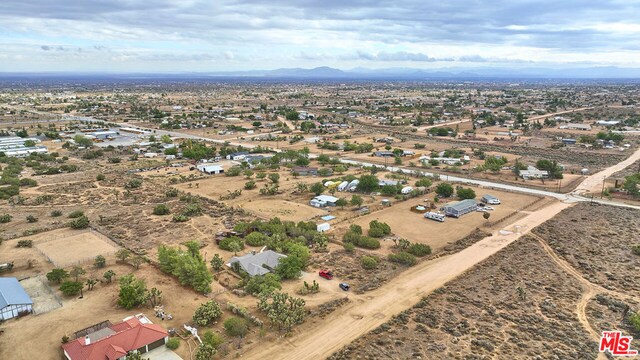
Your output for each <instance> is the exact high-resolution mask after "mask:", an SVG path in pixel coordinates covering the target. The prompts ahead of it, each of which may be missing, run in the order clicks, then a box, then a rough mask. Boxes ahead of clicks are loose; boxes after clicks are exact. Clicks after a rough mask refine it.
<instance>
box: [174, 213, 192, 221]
mask: <svg viewBox="0 0 640 360" xmlns="http://www.w3.org/2000/svg"><path fill="white" fill-rule="evenodd" d="M187 220H189V217H188V216H186V215H182V214H174V215H173V221H175V222H185V221H187Z"/></svg>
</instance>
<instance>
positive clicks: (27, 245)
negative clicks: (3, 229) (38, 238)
mask: <svg viewBox="0 0 640 360" xmlns="http://www.w3.org/2000/svg"><path fill="white" fill-rule="evenodd" d="M16 247H19V248H30V247H33V240H18V244H17V245H16Z"/></svg>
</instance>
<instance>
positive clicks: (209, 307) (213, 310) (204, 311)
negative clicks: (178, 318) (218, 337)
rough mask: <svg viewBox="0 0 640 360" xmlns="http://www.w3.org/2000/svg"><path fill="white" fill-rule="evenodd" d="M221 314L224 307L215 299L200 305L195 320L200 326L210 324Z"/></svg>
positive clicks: (194, 316)
mask: <svg viewBox="0 0 640 360" xmlns="http://www.w3.org/2000/svg"><path fill="white" fill-rule="evenodd" d="M221 315H222V309H220V304H218V303H217V302H216V301H215V300H210V301H207V302H206V303H204V304H202V305H200V306H198V308H197V309H196V311H195V313H194V314H193V322H194V323H195V324H196V325H198V326H208V325H211V324H212V323H213V322H214V321H216V320H217V319H218V318H219V317H220V316H221Z"/></svg>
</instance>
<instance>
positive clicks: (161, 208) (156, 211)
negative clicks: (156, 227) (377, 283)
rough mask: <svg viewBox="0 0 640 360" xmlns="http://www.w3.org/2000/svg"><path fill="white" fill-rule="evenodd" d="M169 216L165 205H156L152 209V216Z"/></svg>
mask: <svg viewBox="0 0 640 360" xmlns="http://www.w3.org/2000/svg"><path fill="white" fill-rule="evenodd" d="M167 214H169V207H168V206H167V205H165V204H158V205H156V206H155V207H154V208H153V215H167Z"/></svg>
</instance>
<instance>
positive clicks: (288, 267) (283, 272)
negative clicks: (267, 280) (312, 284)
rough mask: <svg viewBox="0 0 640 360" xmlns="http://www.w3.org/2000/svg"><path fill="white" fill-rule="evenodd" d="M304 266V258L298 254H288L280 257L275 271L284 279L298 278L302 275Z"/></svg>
mask: <svg viewBox="0 0 640 360" xmlns="http://www.w3.org/2000/svg"><path fill="white" fill-rule="evenodd" d="M303 268H304V262H303V260H302V259H300V258H298V257H296V256H287V257H286V258H281V259H280V261H279V262H278V266H277V267H276V269H275V272H276V274H278V275H279V276H280V277H281V278H283V279H297V278H299V277H300V274H301V272H302V269H303Z"/></svg>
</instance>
